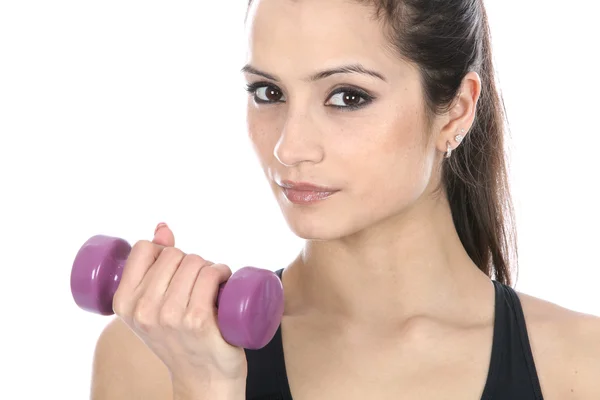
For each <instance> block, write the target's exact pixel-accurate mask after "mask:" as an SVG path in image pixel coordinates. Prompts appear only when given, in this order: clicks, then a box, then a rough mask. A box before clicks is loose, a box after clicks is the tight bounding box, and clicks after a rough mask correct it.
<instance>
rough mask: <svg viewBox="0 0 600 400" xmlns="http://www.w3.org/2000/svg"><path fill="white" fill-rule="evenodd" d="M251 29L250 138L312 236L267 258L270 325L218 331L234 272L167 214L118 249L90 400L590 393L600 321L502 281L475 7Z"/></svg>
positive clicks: (281, 199)
mask: <svg viewBox="0 0 600 400" xmlns="http://www.w3.org/2000/svg"><path fill="white" fill-rule="evenodd" d="M246 23H247V27H248V37H249V52H248V64H247V65H246V66H245V67H244V68H243V73H244V74H245V76H246V79H247V82H248V87H247V90H248V92H249V97H248V111H247V117H248V129H249V136H250V139H251V141H252V144H253V146H254V149H255V151H256V153H257V155H258V158H259V161H260V165H261V167H262V168H263V170H264V172H265V176H266V178H267V179H268V181H269V183H270V185H271V188H272V190H273V193H274V194H275V196H276V198H277V201H278V204H279V206H280V208H281V211H282V212H283V215H284V217H285V219H286V221H287V223H288V224H289V226H290V228H291V229H292V231H293V232H294V233H295V234H297V235H298V236H300V237H302V238H305V239H306V244H305V247H304V249H303V250H302V252H301V253H300V254H299V255H298V256H297V258H295V259H294V260H293V261H292V262H291V263H290V264H289V265H288V266H287V267H286V268H285V269H282V270H280V271H277V272H278V274H279V275H280V277H281V278H282V283H283V286H284V291H285V312H284V317H283V320H282V323H281V326H280V330H279V331H278V332H277V334H276V336H275V337H274V338H273V340H272V341H271V343H270V344H269V345H268V346H267V347H265V348H263V349H261V350H253V351H250V350H247V351H243V350H242V349H237V348H234V347H233V346H229V345H228V344H226V343H224V342H223V340H222V338H221V337H220V335H219V334H218V331H217V329H216V326H215V324H214V309H212V308H211V307H209V306H208V305H209V304H210V302H211V301H213V300H214V296H215V293H216V288H217V285H218V284H219V283H220V282H223V281H225V280H226V279H227V278H228V277H229V276H230V274H231V271H230V269H229V268H228V267H227V266H225V265H223V264H213V263H212V262H209V261H205V260H204V259H202V258H201V257H199V256H195V255H186V254H184V253H183V252H181V251H180V250H178V249H176V248H175V247H174V246H175V242H174V238H173V233H172V232H171V231H170V229H168V227H163V226H159V227H158V229H157V232H156V234H155V238H154V240H153V242H152V243H150V242H143V241H142V242H140V243H138V244H137V245H136V246H135V247H134V250H133V251H132V256H131V257H130V258H129V260H128V265H127V266H126V271H125V273H126V274H125V275H124V277H123V281H122V283H121V286H120V287H119V292H117V295H116V296H115V302H114V306H115V312H116V313H117V314H118V315H119V316H120V317H121V318H120V319H116V320H114V321H113V322H112V323H111V324H110V325H109V326H108V327H107V329H106V330H105V331H104V332H103V334H102V335H101V337H100V339H99V342H98V346H97V350H96V356H95V363H94V378H93V385H92V386H93V393H94V396H93V398H94V399H109V398H110V399H133V398H143V399H168V398H175V399H242V398H247V399H255V400H259V399H286V400H289V399H291V398H292V396H293V398H294V399H295V400H298V399H310V400H313V399H398V398H403V399H460V400H463V399H494V400H497V399H542V398H544V399H560V400H565V399H600V384H599V383H598V380H597V377H598V376H600V322H599V319H598V318H597V317H594V316H590V315H585V314H581V313H577V312H573V311H570V310H567V309H564V308H562V307H559V306H557V305H554V304H552V303H549V302H546V301H543V300H540V299H537V298H534V297H531V296H528V295H525V294H522V293H519V294H518V295H517V293H516V292H515V291H514V290H513V289H511V287H510V286H511V285H512V284H513V274H514V273H515V272H516V268H515V266H516V260H511V255H513V256H515V255H516V246H515V234H514V231H513V229H514V225H512V224H511V222H512V219H513V214H512V207H511V198H510V194H509V187H508V184H507V175H506V173H507V172H506V166H505V161H504V150H503V149H504V148H503V146H504V143H503V134H504V126H503V117H504V115H503V109H502V103H501V100H500V96H499V95H498V92H497V90H496V87H495V82H494V72H493V66H492V54H491V46H490V36H489V31H488V29H489V28H488V22H487V18H486V13H485V10H484V6H483V3H482V1H481V0H454V1H435V0H396V1H394V0H380V1H376V0H372V1H367V0H364V1H344V0H327V1H325V0H254V2H251V4H250V6H249V9H248V15H247V21H246ZM307 185H310V186H307ZM513 258H515V257H513ZM511 266H512V267H511ZM146 271H147V273H146ZM144 274H145V275H144ZM186 274H187V275H186ZM196 275H197V276H198V278H197V280H196ZM158 277H162V280H161V279H160V278H158ZM171 278H172V279H171ZM193 285H195V286H193ZM192 286H193V287H194V289H193V292H192ZM198 288H201V289H198ZM190 292H191V293H192V294H191V295H190ZM175 293H178V294H177V295H176V294H175ZM198 293H202V294H203V295H202V294H201V295H198ZM202 296H203V297H202ZM173 298H178V299H179V303H178V302H175V301H174V300H170V299H173ZM189 298H191V300H190V299H189ZM188 300H189V304H190V305H188V308H187V309H186V307H185V306H180V307H179V308H177V306H176V305H177V304H183V305H185V304H187V303H188ZM192 304H195V306H194V307H195V310H200V311H198V312H197V313H196V314H193V313H192V312H191V311H190V307H191V305H192ZM165 310H167V311H165ZM191 314H193V315H194V316H195V318H196V319H194V318H192V317H190V315H191ZM284 356H285V358H284Z"/></svg>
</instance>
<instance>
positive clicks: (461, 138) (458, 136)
mask: <svg viewBox="0 0 600 400" xmlns="http://www.w3.org/2000/svg"><path fill="white" fill-rule="evenodd" d="M460 132H461V133H462V134H463V135H464V133H465V130H464V129H462V128H461V130H460ZM463 135H456V136H454V140H455V141H456V143H459V144H460V142H461V141H462V140H463V139H464V136H463ZM446 148H447V151H446V157H445V158H450V154H452V150H453V149H452V147H450V142H447V147H446Z"/></svg>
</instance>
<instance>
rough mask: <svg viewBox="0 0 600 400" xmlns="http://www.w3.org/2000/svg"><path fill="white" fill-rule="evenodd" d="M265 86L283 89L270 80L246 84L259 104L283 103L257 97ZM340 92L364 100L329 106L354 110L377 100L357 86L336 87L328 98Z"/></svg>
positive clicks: (247, 89)
mask: <svg viewBox="0 0 600 400" xmlns="http://www.w3.org/2000/svg"><path fill="white" fill-rule="evenodd" d="M263 87H271V88H276V89H277V90H279V91H282V90H281V89H279V88H278V87H277V86H275V85H273V84H272V83H269V82H254V83H250V84H247V85H246V88H245V89H246V91H247V92H248V93H249V94H251V95H253V96H254V101H255V102H256V103H258V104H274V103H283V102H284V101H277V102H274V101H264V100H261V99H259V98H257V97H256V91H257V90H258V89H260V88H263ZM339 93H346V94H355V95H358V96H359V97H361V98H362V99H363V100H364V101H363V102H362V103H359V104H356V105H350V106H336V105H329V106H328V107H334V108H337V109H339V110H342V111H353V110H357V109H359V108H363V107H365V106H367V105H369V104H370V103H371V102H372V101H373V100H375V97H374V96H371V95H370V94H368V93H367V92H365V91H364V90H361V89H358V88H355V87H348V86H346V87H340V88H337V89H335V90H334V91H333V92H332V93H331V94H330V95H329V96H328V97H327V100H329V99H331V98H332V97H333V96H335V95H336V94H339Z"/></svg>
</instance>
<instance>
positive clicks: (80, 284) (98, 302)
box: [71, 226, 283, 371]
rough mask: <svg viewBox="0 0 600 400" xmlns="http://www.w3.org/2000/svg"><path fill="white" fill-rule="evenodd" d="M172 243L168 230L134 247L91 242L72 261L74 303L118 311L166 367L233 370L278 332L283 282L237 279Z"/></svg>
mask: <svg viewBox="0 0 600 400" xmlns="http://www.w3.org/2000/svg"><path fill="white" fill-rule="evenodd" d="M174 244H175V243H174V238H173V234H172V232H171V230H170V229H169V228H168V227H166V226H164V227H160V226H159V227H157V231H156V232H155V238H154V240H153V241H152V242H150V241H139V242H137V243H136V244H135V246H133V248H132V247H131V246H130V245H129V244H128V243H127V242H126V241H125V240H123V239H118V238H114V237H109V236H104V235H97V236H94V237H92V238H90V239H89V240H88V241H87V242H86V243H85V244H84V245H83V246H82V247H81V249H80V250H79V252H78V254H77V257H76V258H75V261H74V263H73V269H72V273H71V291H72V293H73V297H74V299H75V301H76V303H77V304H78V305H79V306H80V307H81V308H83V309H85V310H88V311H92V312H96V313H99V314H103V315H110V314H112V313H113V308H114V311H115V313H116V314H117V315H118V316H120V317H121V318H122V319H123V320H124V321H125V322H126V323H127V324H128V325H129V326H130V328H131V329H132V330H134V332H135V333H136V334H137V335H138V336H139V337H140V338H141V339H142V340H144V342H145V343H146V344H147V345H148V346H149V347H150V349H151V350H153V351H154V352H155V353H156V354H157V355H158V356H159V357H160V358H161V359H162V360H163V362H165V364H166V365H167V366H168V367H172V368H184V369H185V368H190V367H191V366H193V365H197V366H198V365H205V364H207V363H212V364H219V363H222V364H223V365H219V366H217V369H218V370H220V371H231V370H232V369H231V368H230V367H231V365H232V362H233V363H234V364H236V365H237V363H238V362H240V360H242V357H244V352H243V350H242V349H240V348H241V347H243V348H247V349H258V348H262V347H264V346H265V345H266V344H267V343H268V342H269V341H270V340H271V339H272V338H273V336H274V334H275V332H276V331H277V328H278V327H279V324H280V322H281V317H282V314H283V287H282V285H281V281H280V279H279V277H278V276H277V275H275V274H274V273H273V272H272V271H268V270H264V269H259V268H254V267H244V268H241V269H240V270H238V271H237V272H236V273H235V274H233V275H232V274H231V270H230V269H229V267H228V266H226V265H224V264H214V263H212V262H210V261H206V260H204V259H203V258H201V257H200V256H198V255H195V254H185V253H183V252H182V251H181V250H179V249H176V248H175V247H173V246H174ZM240 352H241V353H240ZM181 355H184V357H181ZM176 358H177V359H176ZM243 360H244V362H243V364H244V367H245V357H244V358H243ZM182 363H184V364H189V365H187V366H184V367H181V365H180V364H182Z"/></svg>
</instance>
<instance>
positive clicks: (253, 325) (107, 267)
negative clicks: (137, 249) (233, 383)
mask: <svg viewBox="0 0 600 400" xmlns="http://www.w3.org/2000/svg"><path fill="white" fill-rule="evenodd" d="M130 252H131V246H130V245H129V243H127V242H126V241H125V240H123V239H119V238H116V237H111V236H104V235H96V236H93V237H92V238H90V239H89V240H88V241H87V242H85V243H84V244H83V246H82V247H81V249H79V252H77V256H76V257H75V261H74V262H73V269H72V271H71V293H72V294H73V298H74V299H75V303H77V305H78V306H79V307H81V308H82V309H84V310H86V311H91V312H94V313H97V314H101V315H112V314H114V312H113V307H112V302H113V297H114V295H115V292H116V291H117V287H118V286H119V282H120V280H121V274H122V272H123V267H124V266H125V262H126V261H127V257H129V253H130ZM216 305H217V307H218V313H217V314H218V323H219V330H220V331H221V335H222V336H223V338H224V339H225V340H226V341H227V342H228V343H230V344H231V345H233V346H237V347H243V348H245V349H253V350H255V349H260V348H262V347H264V346H266V345H267V343H269V342H270V341H271V339H272V338H273V336H275V332H276V331H277V328H278V327H279V324H280V322H281V317H282V315H283V286H282V284H281V280H280V279H279V277H278V276H277V275H276V274H275V273H273V272H272V271H268V270H265V269H261V268H255V267H243V268H241V269H239V270H238V271H236V272H235V273H234V274H232V275H231V277H230V278H229V280H228V281H227V282H225V283H223V284H221V286H220V287H219V293H218V295H217V304H216Z"/></svg>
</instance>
